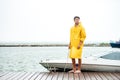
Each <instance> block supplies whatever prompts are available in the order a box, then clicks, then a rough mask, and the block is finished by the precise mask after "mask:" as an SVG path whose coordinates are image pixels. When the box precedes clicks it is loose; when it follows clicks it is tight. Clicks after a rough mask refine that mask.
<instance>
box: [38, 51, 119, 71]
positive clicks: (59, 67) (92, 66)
mask: <svg viewBox="0 0 120 80" xmlns="http://www.w3.org/2000/svg"><path fill="white" fill-rule="evenodd" d="M115 54H116V55H115ZM118 55H119V56H120V52H117V53H110V54H106V55H103V56H99V57H95V56H91V57H85V58H83V59H82V65H81V70H82V71H109V72H120V57H118ZM106 56H109V57H113V56H114V58H111V59H110V58H108V57H107V58H106ZM116 57H118V59H117V60H116ZM40 64H41V65H42V66H43V67H45V68H46V69H48V70H49V71H65V72H67V71H69V70H71V69H72V62H71V60H70V59H68V60H49V59H47V60H41V61H40ZM76 66H78V64H76Z"/></svg>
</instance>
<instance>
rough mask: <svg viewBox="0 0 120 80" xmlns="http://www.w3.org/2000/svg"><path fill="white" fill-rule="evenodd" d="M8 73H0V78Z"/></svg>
mask: <svg viewBox="0 0 120 80" xmlns="http://www.w3.org/2000/svg"><path fill="white" fill-rule="evenodd" d="M8 73H9V72H0V77H2V76H4V75H6V74H8Z"/></svg>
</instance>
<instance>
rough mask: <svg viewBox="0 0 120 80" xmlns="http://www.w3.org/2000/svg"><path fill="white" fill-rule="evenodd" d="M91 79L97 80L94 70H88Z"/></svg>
mask: <svg viewBox="0 0 120 80" xmlns="http://www.w3.org/2000/svg"><path fill="white" fill-rule="evenodd" d="M87 73H88V75H89V77H90V79H91V80H97V79H96V77H95V75H94V73H93V72H87Z"/></svg>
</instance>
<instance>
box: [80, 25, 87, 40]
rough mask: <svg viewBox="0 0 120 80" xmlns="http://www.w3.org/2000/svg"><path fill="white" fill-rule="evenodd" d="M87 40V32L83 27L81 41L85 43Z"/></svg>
mask: <svg viewBox="0 0 120 80" xmlns="http://www.w3.org/2000/svg"><path fill="white" fill-rule="evenodd" d="M85 38H86V32H85V29H84V27H82V30H81V38H80V41H82V42H84V40H85Z"/></svg>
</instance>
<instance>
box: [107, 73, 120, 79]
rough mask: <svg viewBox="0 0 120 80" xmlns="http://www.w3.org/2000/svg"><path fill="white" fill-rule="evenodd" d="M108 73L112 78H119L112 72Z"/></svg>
mask: <svg viewBox="0 0 120 80" xmlns="http://www.w3.org/2000/svg"><path fill="white" fill-rule="evenodd" d="M109 74H110V76H111V77H112V78H113V80H119V79H118V78H117V77H116V76H115V75H114V74H113V73H112V72H111V73H109Z"/></svg>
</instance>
